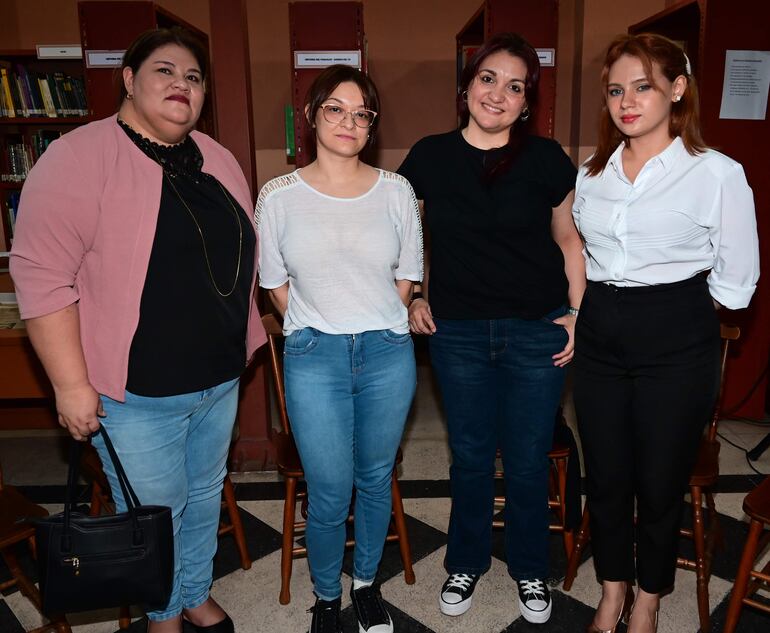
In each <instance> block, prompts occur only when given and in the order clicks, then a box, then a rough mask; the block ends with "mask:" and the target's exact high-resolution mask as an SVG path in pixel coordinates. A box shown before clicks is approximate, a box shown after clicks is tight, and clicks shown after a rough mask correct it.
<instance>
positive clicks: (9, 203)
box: [0, 191, 21, 237]
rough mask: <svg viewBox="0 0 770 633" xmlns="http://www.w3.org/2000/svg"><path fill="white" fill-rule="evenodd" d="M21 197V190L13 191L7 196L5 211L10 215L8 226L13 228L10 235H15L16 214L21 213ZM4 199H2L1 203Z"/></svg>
mask: <svg viewBox="0 0 770 633" xmlns="http://www.w3.org/2000/svg"><path fill="white" fill-rule="evenodd" d="M20 197H21V192H19V191H11V192H10V193H9V194H8V195H7V196H6V197H5V212H6V213H7V215H8V226H10V228H11V233H10V236H9V237H12V236H13V229H14V227H15V226H16V216H17V215H18V213H19V198H20ZM1 203H2V201H0V204H1Z"/></svg>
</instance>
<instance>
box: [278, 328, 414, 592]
mask: <svg viewBox="0 0 770 633" xmlns="http://www.w3.org/2000/svg"><path fill="white" fill-rule="evenodd" d="M284 375H285V381H286V408H287V412H288V414H289V419H290V420H291V428H292V432H293V433H294V439H295V440H296V442H297V449H298V450H299V454H300V459H301V460H302V467H303V469H304V471H305V479H306V481H307V491H308V516H307V528H306V530H305V539H306V541H307V549H308V563H309V565H310V573H311V575H312V577H313V586H314V590H315V593H316V595H317V596H318V597H319V598H321V599H322V600H334V599H336V598H338V597H339V596H340V595H342V584H341V582H340V574H341V572H342V557H343V554H344V550H345V521H346V519H347V517H348V512H349V510H350V500H351V496H352V492H353V486H355V488H356V502H355V509H354V516H355V521H354V532H355V540H356V546H355V551H354V556H353V569H354V576H355V577H356V578H357V579H359V580H364V581H371V580H374V577H375V575H376V574H377V567H378V566H379V564H380V558H381V557H382V548H383V546H384V544H385V536H386V535H387V531H388V524H389V522H390V513H391V491H390V487H391V473H392V471H393V464H394V462H395V458H396V452H397V450H398V445H399V442H400V441H401V434H402V433H403V430H404V423H405V421H406V416H407V413H408V412H409V407H410V405H411V403H412V397H413V396H414V391H415V386H416V380H417V378H416V369H415V361H414V348H413V346H412V339H411V337H410V335H409V334H395V333H394V332H392V331H390V330H376V331H371V332H363V333H362V334H355V335H349V334H341V335H332V334H324V333H323V332H319V331H318V330H316V329H314V328H309V327H308V328H304V329H301V330H297V331H295V332H292V333H291V334H290V335H289V336H288V337H287V338H286V344H285V347H284Z"/></svg>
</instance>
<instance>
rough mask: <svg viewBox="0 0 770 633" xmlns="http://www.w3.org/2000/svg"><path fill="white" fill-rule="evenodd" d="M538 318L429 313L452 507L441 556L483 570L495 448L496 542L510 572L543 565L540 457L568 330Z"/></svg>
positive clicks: (453, 565) (464, 569) (461, 569)
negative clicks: (500, 541) (500, 481)
mask: <svg viewBox="0 0 770 633" xmlns="http://www.w3.org/2000/svg"><path fill="white" fill-rule="evenodd" d="M564 313H565V309H564V308H559V309H558V310H555V311H554V312H552V313H551V314H548V315H546V317H544V318H542V319H535V320H532V321H527V320H523V319H513V318H511V319H494V320H454V319H434V320H435V323H436V333H435V334H434V335H433V336H431V338H430V355H431V363H432V365H433V369H434V372H435V374H436V377H437V379H438V383H439V386H440V388H441V393H442V398H443V402H444V409H445V411H446V417H447V428H448V431H449V446H450V448H451V450H452V466H451V468H450V469H449V477H450V485H451V491H452V512H451V515H450V519H449V540H448V545H447V553H446V558H445V560H444V564H445V566H446V569H447V571H448V572H449V573H466V574H483V573H484V572H486V571H487V570H488V569H489V567H490V564H491V555H492V515H493V503H494V496H495V493H494V471H495V452H496V450H497V448H498V447H499V448H500V450H501V453H502V459H503V469H504V471H505V493H506V502H505V549H506V558H507V561H508V573H509V574H510V575H511V577H512V578H514V579H527V578H545V577H547V573H548V468H549V464H548V456H547V453H548V451H549V450H550V449H551V446H552V443H553V427H554V419H555V416H556V410H557V408H558V406H559V400H560V398H561V392H562V387H563V385H564V370H563V369H561V368H559V367H555V366H554V364H553V359H552V358H551V356H552V355H553V354H555V353H557V352H560V351H561V350H562V349H564V346H565V345H566V343H567V332H566V330H565V329H564V328H563V327H561V326H560V325H556V324H554V323H553V322H552V319H555V318H558V317H559V316H562V315H563V314H564Z"/></svg>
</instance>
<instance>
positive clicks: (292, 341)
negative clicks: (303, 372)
mask: <svg viewBox="0 0 770 633" xmlns="http://www.w3.org/2000/svg"><path fill="white" fill-rule="evenodd" d="M318 335H319V332H318V330H316V329H315V328H312V327H305V328H302V329H301V330H294V331H293V332H292V333H291V334H289V336H287V337H286V340H285V341H284V344H283V353H284V354H288V355H291V356H301V355H302V354H307V353H308V352H309V351H311V350H312V349H313V348H314V347H315V346H316V345H318Z"/></svg>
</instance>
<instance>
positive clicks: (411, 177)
mask: <svg viewBox="0 0 770 633" xmlns="http://www.w3.org/2000/svg"><path fill="white" fill-rule="evenodd" d="M422 154H423V152H422V143H421V141H418V142H417V143H416V144H415V145H414V146H413V147H412V149H410V150H409V153H408V154H407V155H406V158H405V159H404V162H402V163H401V166H400V167H399V168H398V169H397V170H396V173H397V174H399V175H401V176H403V177H404V178H406V179H407V180H408V181H409V184H410V185H411V186H412V190H413V191H414V194H415V196H417V199H418V200H424V199H425V184H424V179H423V173H424V169H425V166H424V160H423V158H422Z"/></svg>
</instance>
